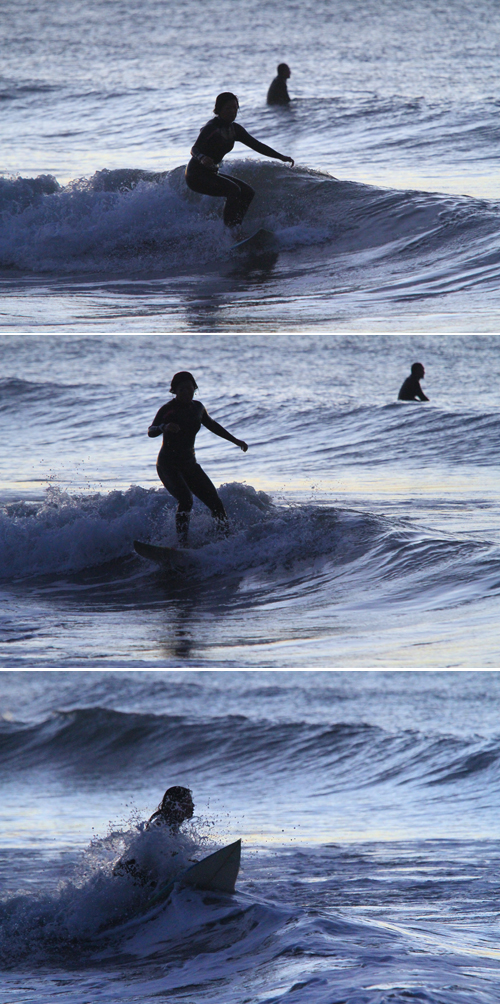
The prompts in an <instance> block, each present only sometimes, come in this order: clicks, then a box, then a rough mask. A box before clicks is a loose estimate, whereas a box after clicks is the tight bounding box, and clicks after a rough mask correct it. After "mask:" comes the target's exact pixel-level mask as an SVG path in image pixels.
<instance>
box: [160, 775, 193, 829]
mask: <svg viewBox="0 0 500 1004" xmlns="http://www.w3.org/2000/svg"><path fill="white" fill-rule="evenodd" d="M157 812H158V814H159V815H160V816H163V818H164V820H165V822H166V823H168V825H169V826H175V827H178V826H180V825H181V823H183V822H184V820H185V819H191V816H192V815H193V812H194V802H193V795H192V792H191V791H190V789H189V788H183V787H182V786H181V785H180V784H174V786H173V787H172V788H167V790H166V792H165V794H164V796H163V798H162V800H161V802H160V804H159V806H158V809H157Z"/></svg>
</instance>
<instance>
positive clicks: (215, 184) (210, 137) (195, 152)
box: [186, 91, 294, 227]
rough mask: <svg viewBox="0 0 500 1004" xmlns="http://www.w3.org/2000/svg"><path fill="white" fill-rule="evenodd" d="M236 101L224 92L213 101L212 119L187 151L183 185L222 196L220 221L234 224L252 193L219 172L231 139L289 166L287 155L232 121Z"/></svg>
mask: <svg viewBox="0 0 500 1004" xmlns="http://www.w3.org/2000/svg"><path fill="white" fill-rule="evenodd" d="M238 108H239V101H238V98H237V97H236V94H231V93H230V92H229V91H224V93H222V94H218V95H217V98H216V101H215V108H214V115H215V118H213V119H210V122H207V124H206V125H205V126H203V129H202V130H201V132H200V135H199V136H198V139H197V140H196V143H195V144H194V146H193V148H192V150H191V160H190V161H189V164H188V166H187V167H186V184H187V186H188V188H190V189H191V190H192V191H193V192H200V193H201V194H202V195H215V196H219V198H225V200H226V203H225V206H224V216H223V219H224V223H225V224H226V226H227V227H238V226H239V225H240V223H241V222H242V220H243V217H244V215H245V213H246V211H247V209H248V207H249V205H250V203H251V201H252V199H253V197H254V195H255V192H254V190H253V188H251V187H250V185H247V184H246V182H244V181H240V180H239V178H232V177H231V176H230V175H229V174H219V167H220V165H221V162H222V158H223V157H225V155H226V154H227V153H229V151H230V150H232V149H233V146H234V144H235V142H239V143H244V144H245V146H249V147H250V149H251V150H256V152H257V153H262V154H263V155H264V157H275V158H276V160H282V161H283V162H284V163H289V164H290V165H291V167H293V163H294V162H293V160H292V158H291V157H286V156H285V155H284V154H282V153H278V152H277V150H273V148H272V147H271V146H266V144H265V143H260V142H259V140H258V139H254V137H253V136H250V133H248V132H247V131H246V129H244V128H243V126H241V125H239V123H237V122H235V119H236V116H237V114H238Z"/></svg>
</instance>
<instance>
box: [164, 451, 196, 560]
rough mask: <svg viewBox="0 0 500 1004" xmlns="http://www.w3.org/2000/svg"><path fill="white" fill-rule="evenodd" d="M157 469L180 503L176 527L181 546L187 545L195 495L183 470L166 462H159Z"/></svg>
mask: <svg viewBox="0 0 500 1004" xmlns="http://www.w3.org/2000/svg"><path fill="white" fill-rule="evenodd" d="M156 470H157V471H158V477H159V479H160V481H161V482H162V484H163V485H164V486H165V488H166V489H167V492H169V493H170V495H173V497H174V499H177V501H178V503H179V504H178V506H177V512H176V514H175V529H176V531H177V539H178V541H179V544H180V546H181V547H187V545H188V530H189V514H190V512H191V509H192V508H193V496H192V494H191V492H190V490H189V487H188V485H187V484H186V481H185V479H184V477H183V476H182V474H181V472H180V471H179V470H177V469H176V468H175V467H166V466H165V465H164V464H160V463H157V465H156Z"/></svg>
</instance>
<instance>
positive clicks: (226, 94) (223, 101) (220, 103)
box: [214, 91, 240, 115]
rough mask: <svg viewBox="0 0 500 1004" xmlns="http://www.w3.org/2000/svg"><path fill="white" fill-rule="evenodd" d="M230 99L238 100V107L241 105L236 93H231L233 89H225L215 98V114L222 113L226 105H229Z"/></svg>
mask: <svg viewBox="0 0 500 1004" xmlns="http://www.w3.org/2000/svg"><path fill="white" fill-rule="evenodd" d="M228 101H236V107H237V108H239V107H240V103H239V101H238V98H237V97H236V94H231V91H223V92H222V94H218V95H217V97H216V99H215V105H214V115H220V113H221V111H222V109H223V108H224V105H227V103H228Z"/></svg>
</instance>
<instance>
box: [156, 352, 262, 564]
mask: <svg viewBox="0 0 500 1004" xmlns="http://www.w3.org/2000/svg"><path fill="white" fill-rule="evenodd" d="M170 390H171V392H172V394H175V397H174V398H173V399H172V400H171V401H168V402H167V404H164V405H163V406H162V407H161V408H160V410H159V411H158V412H157V414H156V415H155V418H154V420H153V424H152V425H150V426H149V429H148V436H151V437H154V436H160V435H161V434H162V433H163V445H162V447H161V450H160V452H159V454H158V460H157V462H156V470H157V471H158V477H159V479H160V481H161V482H162V483H163V484H164V485H165V488H166V489H167V491H168V492H170V494H171V495H173V497H174V498H175V499H177V502H178V506H177V512H176V516H175V526H176V530H177V537H178V541H179V545H180V546H181V547H187V543H188V530H189V516H190V512H191V509H192V508H193V495H196V497H197V498H199V499H200V501H201V502H203V503H204V505H206V506H208V508H209V509H210V512H211V513H212V516H213V517H214V519H215V521H216V523H217V528H218V531H219V533H221V534H222V535H223V536H226V535H227V533H228V519H227V514H226V510H225V509H224V506H223V503H222V501H221V499H220V498H219V496H218V494H217V490H216V488H215V485H213V484H212V482H211V480H210V478H209V477H208V475H207V474H205V471H204V470H203V469H202V468H201V467H200V465H199V464H198V463H197V462H196V455H195V452H194V441H195V438H196V435H197V433H198V432H199V430H200V428H201V426H202V425H204V426H205V428H206V429H209V430H210V432H213V433H215V435H216V436H220V437H221V439H227V440H228V441H229V442H230V443H234V444H235V446H239V448H240V450H243V453H246V452H247V450H248V446H247V444H246V443H244V442H243V440H242V439H236V437H235V436H233V435H231V433H230V432H227V431H226V429H223V428H222V425H219V423H218V422H215V421H214V419H213V418H210V415H209V414H208V413H207V410H206V408H205V407H204V405H203V404H202V403H201V401H193V397H194V393H195V391H196V390H198V384H197V383H196V380H195V378H194V376H193V375H192V373H187V372H185V371H183V372H181V373H176V374H175V376H173V377H172V382H171V384H170Z"/></svg>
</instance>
